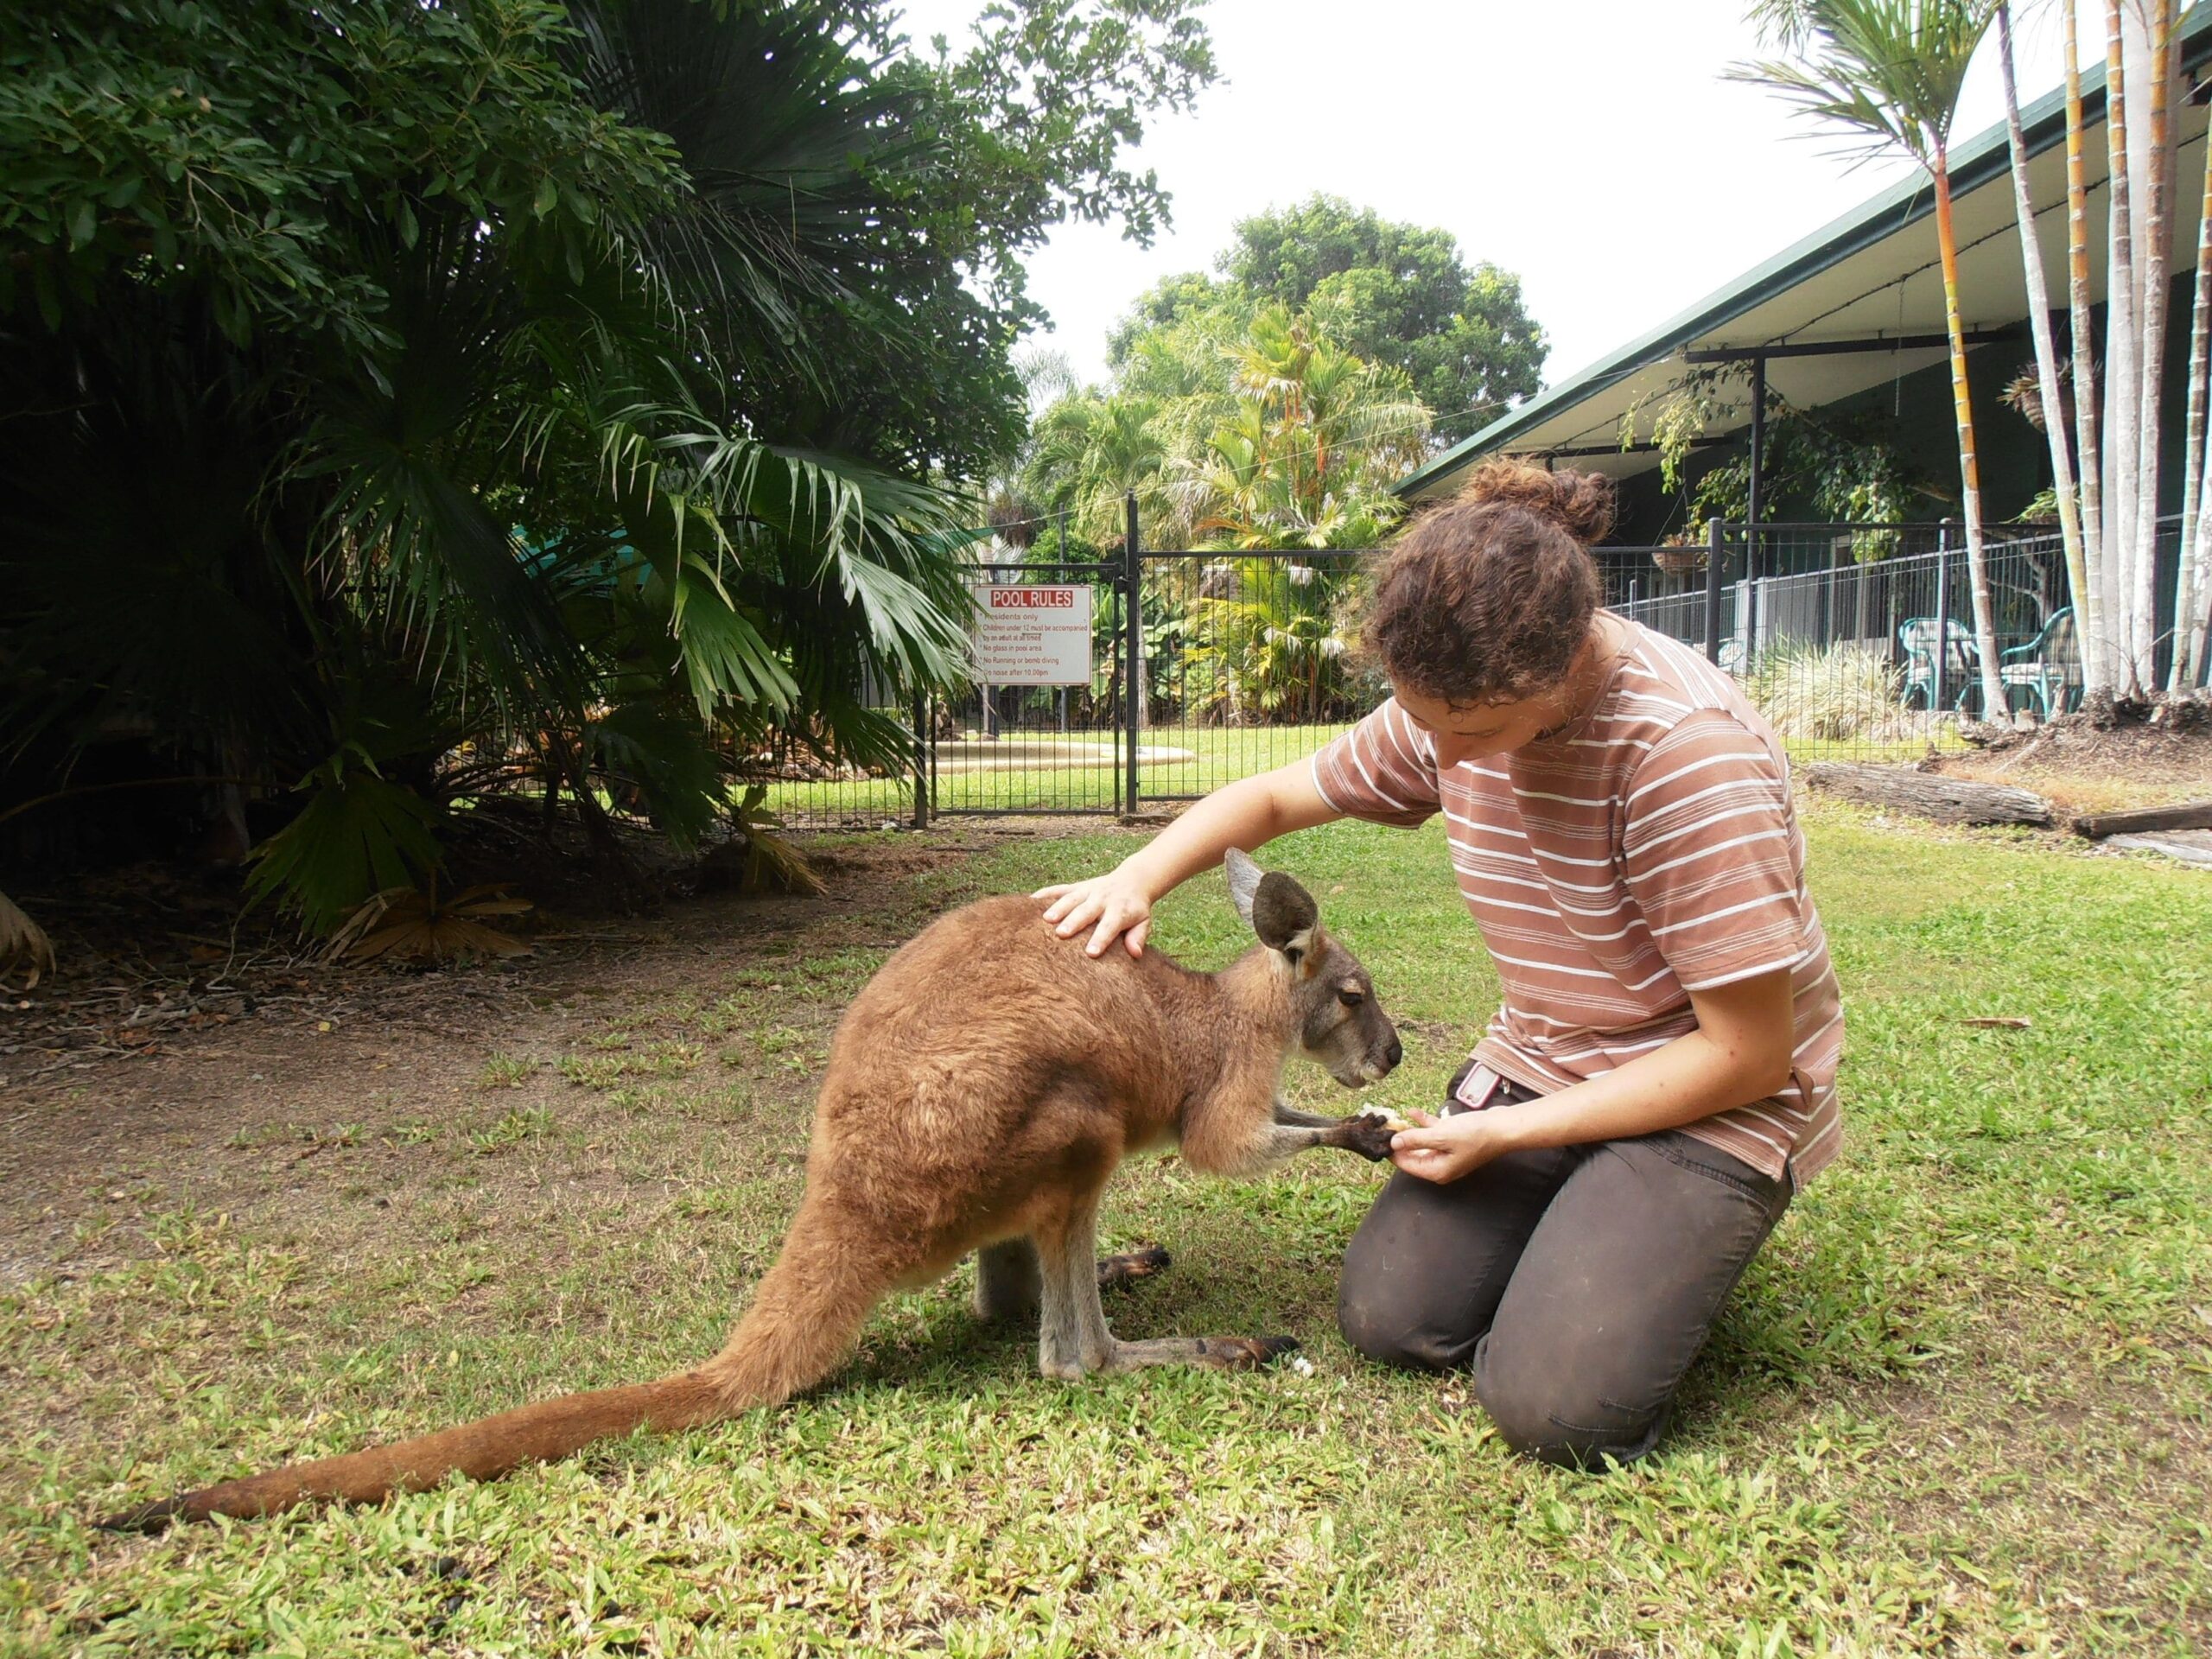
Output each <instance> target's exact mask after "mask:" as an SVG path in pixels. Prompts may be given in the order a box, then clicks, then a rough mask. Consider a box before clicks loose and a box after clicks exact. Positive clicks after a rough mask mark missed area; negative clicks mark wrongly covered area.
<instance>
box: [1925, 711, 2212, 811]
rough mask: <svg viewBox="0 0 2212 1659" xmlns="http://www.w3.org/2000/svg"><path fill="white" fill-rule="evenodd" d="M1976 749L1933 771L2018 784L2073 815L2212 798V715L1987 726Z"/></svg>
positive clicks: (1951, 757)
mask: <svg viewBox="0 0 2212 1659" xmlns="http://www.w3.org/2000/svg"><path fill="white" fill-rule="evenodd" d="M1980 736H1981V737H1982V741H1981V744H1980V747H1978V748H1976V749H1975V750H1974V752H1973V753H1969V754H1956V755H1946V756H1944V757H1943V758H1942V760H1939V761H1937V762H1935V763H1934V764H1933V769H1934V770H1936V771H1937V772H1943V773H1945V774H1947V775H1948V776H1950V777H1954V778H1972V779H1980V780H1981V781H1983V782H1985V783H1993V784H2012V785H2017V786H2018V787H2019V788H2022V789H2031V790H2033V791H2036V792H2037V794H2039V795H2043V796H2046V797H2048V798H2050V800H2051V801H2052V802H2053V803H2054V804H2056V805H2057V806H2058V807H2059V808H2060V809H2061V810H2063V811H2065V812H2067V813H2069V815H2070V814H2075V813H2081V812H2100V811H2112V810H2118V809H2120V808H2124V807H2132V806H2157V805H2163V804H2165V803H2167V802H2170V801H2182V800H2191V799H2195V798H2198V797H2200V796H2212V717H2207V718H2202V719H2198V718H2194V717H2191V718H2188V719H2184V720H2183V721H2176V722H2172V723H2163V722H2161V723H2153V722H2152V721H2143V720H2133V721H2102V722H2100V721H2097V720H2095V719H2093V718H2092V717H2090V716H2089V715H2064V716H2063V717H2061V718H2060V719H2057V720H2055V721H2050V723H2049V724H2047V725H2044V726H2039V727H2037V728H2034V729H2032V730H2030V731H2004V730H1986V731H1984V732H1983V733H1981V734H1980Z"/></svg>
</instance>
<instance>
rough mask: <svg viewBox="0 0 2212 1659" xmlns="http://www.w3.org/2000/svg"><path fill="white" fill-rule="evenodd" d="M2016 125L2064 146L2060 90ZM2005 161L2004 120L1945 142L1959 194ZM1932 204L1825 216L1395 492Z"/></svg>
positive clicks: (1455, 466)
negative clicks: (1815, 227)
mask: <svg viewBox="0 0 2212 1659" xmlns="http://www.w3.org/2000/svg"><path fill="white" fill-rule="evenodd" d="M2181 45H2182V57H2183V64H2184V66H2193V65H2194V64H2195V63H2196V62H2197V61H2199V60H2202V58H2204V57H2206V56H2207V55H2212V7H2208V8H2205V9H2204V15H2203V16H2199V17H2197V18H2196V20H2195V21H2194V22H2186V21H2185V22H2183V34H2182V42H2181ZM2103 116H2104V69H2103V67H2102V66H2101V65H2096V66H2094V67H2091V68H2088V69H2085V70H2084V73H2083V74H2082V118H2083V120H2084V123H2085V124H2088V123H2089V122H2091V121H2094V120H2101V119H2102V118H2103ZM2020 124H2021V127H2022V129H2023V130H2024V137H2025V139H2026V142H2027V149H2028V154H2029V155H2030V156H2039V155H2041V154H2042V153H2043V152H2044V150H2046V149H2050V146H2051V145H2053V144H2055V143H2063V142H2064V140H2065V137H2066V89H2065V88H2064V87H2063V86H2060V87H2057V88H2056V89H2054V90H2053V91H2051V92H2046V93H2044V95H2043V96H2042V97H2041V98H2038V99H2036V100H2035V101H2034V102H2033V103H2031V104H2029V105H2025V106H2024V108H2023V109H2022V110H2021V111H2020ZM2011 167H2012V155H2011V140H2010V138H2009V137H2008V135H2007V133H2006V130H2005V124H2004V123H2003V122H2001V121H2000V122H1999V123H1998V124H1996V125H1994V126H1993V127H1990V128H1988V129H1987V130H1985V131H1982V132H1979V133H1976V134H1975V135H1974V137H1972V138H1970V139H1968V140H1967V142H1966V143H1963V144H1960V145H1956V146H1955V147H1954V148H1953V149H1952V151H1951V188H1952V191H1953V194H1955V195H1964V194H1966V193H1967V192H1968V191H1970V190H1974V189H1979V188H1980V187H1981V186H1983V185H1985V184H1987V183H1988V182H1990V181H1991V180H1992V179H1993V178H1997V177H2001V176H2002V175H2005V173H2006V172H2008V171H2009V170H2010V169H2011ZM1935 210H1936V202H1935V195H1934V193H1933V192H1932V191H1931V190H1930V189H1929V186H1928V181H1926V180H1925V179H1924V178H1922V177H1920V176H1918V175H1914V176H1911V177H1908V178H1905V179H1902V180H1899V181H1897V183H1896V184H1894V185H1892V186H1891V187H1890V188H1888V189H1887V190H1885V191H1884V192H1883V193H1882V194H1880V195H1878V196H1876V197H1875V198H1874V199H1873V200H1871V201H1867V202H1865V203H1862V204H1861V205H1860V206H1859V207H1854V208H1853V209H1852V210H1851V211H1850V212H1849V213H1846V214H1844V215H1842V216H1841V217H1840V218H1839V219H1832V220H1830V221H1829V222H1828V223H1827V224H1826V225H1824V226H1821V228H1820V229H1819V230H1817V231H1815V232H1813V233H1812V234H1811V235H1809V236H1808V237H1805V238H1803V239H1802V240H1801V241H1798V242H1796V243H1794V244H1793V245H1790V246H1789V247H1788V248H1785V249H1783V251H1781V252H1780V253H1778V254H1777V255H1775V257H1773V258H1771V259H1770V260H1768V261H1766V263H1765V264H1761V265H1758V266H1755V267H1754V268H1753V269H1752V270H1750V271H1748V272H1746V273H1745V275H1744V276H1742V277H1738V278H1737V279H1736V280H1735V281H1734V282H1733V283H1730V284H1729V285H1728V286H1727V287H1726V288H1723V289H1719V290H1718V291H1717V292H1715V293H1713V294H1710V295H1707V296H1706V297H1705V298H1704V299H1702V300H1700V301H1699V302H1697V303H1696V304H1695V305H1694V306H1692V307H1691V308H1689V309H1688V310H1687V311H1684V312H1682V313H1681V314H1680V315H1677V316H1675V317H1674V318H1672V319H1670V320H1669V321H1666V322H1663V323H1662V324H1660V325H1659V327H1656V328H1655V329H1653V330H1651V331H1650V333H1649V334H1644V335H1643V336H1642V337H1640V338H1639V339H1637V340H1631V341H1630V343H1629V344H1627V345H1626V346H1622V347H1621V348H1620V349H1619V350H1618V351H1616V352H1613V353H1610V354H1609V355H1607V356H1605V357H1603V358H1600V359H1599V360H1598V361H1597V362H1595V363H1593V364H1592V365H1590V366H1589V367H1588V368H1586V369H1585V370H1583V371H1582V372H1580V373H1579V374H1577V375H1575V376H1574V377H1573V378H1572V379H1569V380H1566V381H1563V382H1561V383H1560V385H1557V386H1554V388H1552V390H1550V391H1546V392H1541V393H1539V394H1538V395H1537V396H1535V397H1532V398H1530V399H1529V401H1528V402H1527V403H1525V404H1522V405H1521V406H1520V408H1518V409H1516V410H1512V411H1511V412H1510V413H1509V414H1506V415H1503V416H1500V417H1499V418H1498V419H1497V420H1495V421H1493V422H1491V423H1490V424H1489V425H1488V426H1486V427H1484V428H1483V429H1482V430H1481V431H1479V432H1477V433H1475V434H1474V435H1471V436H1470V437H1466V438H1463V439H1461V440H1460V441H1459V442H1458V443H1456V444H1454V445H1453V446H1452V448H1449V449H1447V450H1446V451H1445V452H1444V453H1443V454H1440V455H1439V456H1437V457H1436V458H1435V459H1434V460H1433V461H1428V462H1427V463H1426V464H1425V465H1423V466H1421V467H1419V468H1417V469H1416V470H1415V471H1414V472H1413V473H1411V474H1408V475H1407V476H1406V477H1405V478H1403V479H1402V480H1399V482H1398V483H1397V484H1396V485H1395V486H1392V487H1393V491H1394V493H1395V494H1398V495H1401V496H1415V495H1419V494H1420V493H1422V492H1423V491H1424V490H1427V489H1430V488H1432V487H1433V486H1435V485H1436V484H1437V483H1438V482H1439V481H1440V480H1444V479H1446V478H1449V477H1450V476H1451V475H1452V474H1454V473H1456V472H1458V471H1459V470H1460V469H1461V468H1463V467H1467V466H1469V465H1471V464H1472V463H1473V462H1474V461H1477V460H1478V459H1479V458H1480V457H1482V456H1484V455H1485V454H1490V453H1491V451H1492V450H1494V449H1497V448H1500V447H1502V446H1503V445H1504V444H1506V443H1508V442H1510V441H1511V440H1512V439H1513V438H1514V437H1515V436H1516V435H1518V434H1520V433H1522V432H1525V431H1527V430H1528V429H1529V428H1530V427H1532V426H1535V425H1536V424H1537V423H1540V422H1542V421H1544V420H1547V419H1548V418H1549V417H1550V416H1553V415H1554V414H1556V413H1557V412H1559V411H1560V410H1562V409H1567V408H1571V407H1572V406H1573V404H1578V403H1580V402H1581V401H1582V400H1583V399H1584V398H1586V397H1592V396H1594V395H1595V394H1596V393H1599V392H1601V391H1605V389H1606V388H1607V387H1609V386H1611V385H1615V384H1616V383H1617V382H1618V381H1620V380H1622V379H1624V378H1626V377H1628V376H1629V375H1631V374H1634V373H1636V372H1637V371H1638V370H1640V369H1644V368H1649V366H1650V365H1652V364H1654V363H1658V362H1662V361H1664V360H1665V359H1667V358H1669V357H1671V356H1673V355H1674V353H1676V352H1677V351H1680V350H1681V349H1682V348H1683V347H1684V346H1687V345H1688V343H1689V342H1690V341H1691V340H1694V339H1696V338H1697V337H1698V336H1700V335H1701V334H1708V333H1710V332H1711V331H1712V330H1713V329H1714V328H1717V327H1719V326H1720V325H1721V324H1723V323H1725V322H1727V321H1730V320H1731V319H1732V318H1735V317H1739V316H1742V315H1744V314H1745V313H1746V312H1748V311H1751V310H1752V309H1754V308H1757V307H1758V306H1761V305H1764V304H1765V303H1766V302H1768V301H1769V300H1770V299H1773V298H1774V297H1775V296H1777V295H1779V294H1782V293H1783V292H1785V291H1787V290H1788V289H1790V288H1792V287H1795V286H1796V284H1797V283H1802V282H1803V281H1804V280H1805V279H1806V278H1807V277H1812V276H1815V275H1817V274H1819V273H1820V272H1821V271H1822V270H1827V268H1828V267H1829V266H1831V265H1834V264H1840V262H1841V261H1843V260H1845V259H1847V258H1849V257H1851V256H1852V255H1853V254H1855V253H1858V252H1860V251H1863V250H1865V249H1866V248H1867V247H1868V246H1870V245H1872V244H1873V243H1875V242H1878V241H1879V240H1881V239H1882V238H1884V237H1887V236H1893V235H1895V234H1896V233H1897V232H1898V231H1900V230H1903V229H1904V227H1905V226H1909V225H1911V224H1914V223H1916V222H1917V221H1918V220H1920V219H1924V218H1927V217H1928V216H1929V214H1931V213H1934V212H1935Z"/></svg>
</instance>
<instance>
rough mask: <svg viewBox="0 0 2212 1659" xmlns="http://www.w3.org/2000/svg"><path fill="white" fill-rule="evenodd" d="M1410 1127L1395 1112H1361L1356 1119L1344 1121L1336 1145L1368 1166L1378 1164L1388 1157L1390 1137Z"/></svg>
mask: <svg viewBox="0 0 2212 1659" xmlns="http://www.w3.org/2000/svg"><path fill="white" fill-rule="evenodd" d="M1412 1127H1413V1125H1412V1124H1410V1123H1408V1122H1406V1121H1405V1120H1404V1119H1403V1118H1402V1117H1400V1116H1397V1115H1396V1114H1395V1112H1389V1113H1386V1112H1379V1111H1367V1112H1362V1113H1361V1114H1360V1115H1359V1116H1357V1117H1351V1118H1346V1119H1345V1120H1344V1128H1343V1130H1342V1131H1341V1134H1340V1138H1339V1139H1338V1142H1337V1144H1338V1146H1340V1147H1343V1148H1344V1150H1345V1151H1346V1152H1356V1153H1357V1154H1359V1155H1360V1156H1361V1157H1363V1158H1364V1159H1366V1160H1367V1161H1368V1162H1369V1163H1370V1164H1379V1163H1381V1162H1382V1161H1383V1160H1384V1159H1385V1158H1388V1157H1389V1155H1390V1137H1391V1136H1392V1135H1395V1134H1396V1133H1397V1132H1398V1131H1399V1130H1400V1129H1409V1128H1412Z"/></svg>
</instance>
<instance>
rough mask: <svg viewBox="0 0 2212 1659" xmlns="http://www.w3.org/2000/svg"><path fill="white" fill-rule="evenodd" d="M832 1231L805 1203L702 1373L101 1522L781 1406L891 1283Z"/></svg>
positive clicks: (201, 1514) (347, 1489)
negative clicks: (748, 1303) (779, 1251)
mask: <svg viewBox="0 0 2212 1659" xmlns="http://www.w3.org/2000/svg"><path fill="white" fill-rule="evenodd" d="M833 1232H834V1230H833V1229H831V1228H829V1227H828V1226H825V1225H824V1224H823V1218H822V1217H821V1216H820V1214H819V1213H818V1212H817V1211H815V1210H814V1207H813V1206H811V1205H803V1206H802V1207H801V1209H800V1211H799V1216H798V1220H797V1221H795V1222H794V1223H793V1224H792V1226H791V1236H790V1237H789V1238H787V1239H786V1240H785V1243H784V1251H783V1254H782V1255H781V1256H780V1257H779V1258H778V1260H777V1262H776V1265H775V1266H774V1267H772V1268H770V1269H769V1270H768V1272H767V1274H766V1276H765V1277H764V1278H763V1279H762V1280H761V1281H760V1289H759V1291H758V1293H757V1294H755V1295H754V1297H753V1306H751V1307H750V1308H748V1309H747V1311H746V1314H745V1317H744V1318H743V1319H741V1320H740V1321H739V1322H738V1325H737V1328H736V1330H735V1331H734V1332H731V1334H730V1338H729V1341H728V1344H727V1345H726V1346H725V1347H724V1348H723V1349H722V1351H721V1353H719V1354H717V1355H716V1356H715V1357H714V1358H713V1359H711V1360H709V1361H708V1362H707V1363H705V1364H704V1365H700V1366H696V1367H695V1368H693V1369H692V1370H688V1371H678V1372H677V1373H675V1374H674V1375H673V1376H664V1377H662V1378H660V1379H659V1380H658V1382H653V1383H632V1384H631V1385H629V1386H627V1387H624V1388H618V1389H594V1390H593V1391H591V1392H590V1393H588V1394H565V1395H561V1396H560V1397H559V1398H558V1399H555V1400H546V1401H542V1402H539V1403H538V1404H537V1405H534V1406H524V1407H522V1408H519V1409H518V1410H514V1411H503V1412H501V1413H500V1414H499V1415H497V1416H496V1417H486V1418H481V1419H480V1420H479V1421H475V1422H473V1423H463V1424H461V1426H460V1427H457V1428H448V1429H441V1430H440V1431H438V1433H435V1434H425V1435H423V1436H422V1437H420V1438H419V1439H416V1440H402V1441H400V1442H399V1443H398V1444H397V1445H394V1446H372V1447H370V1448H369V1449H368V1450H366V1451H364V1452H353V1453H351V1454H349V1455H347V1456H346V1457H342V1458H324V1459H320V1460H318V1461H316V1462H314V1463H298V1464H292V1465H288V1466H286V1467H284V1468H281V1469H274V1470H271V1471H270V1472H269V1473H267V1474H265V1475H255V1476H253V1477H251V1478H248V1479H245V1480H227V1481H225V1482H223V1483H222V1484H220V1485H219V1486H207V1487H203V1488H201V1489H200V1491H194V1492H185V1493H182V1494H181V1495H179V1496H178V1497H169V1498H164V1499H162V1501H161V1502H159V1503H149V1504H146V1505H143V1507H141V1508H138V1509H136V1510H126V1511H124V1512H123V1513H121V1514H118V1515H114V1516H109V1517H107V1518H106V1519H105V1520H103V1521H101V1522H99V1525H101V1526H103V1527H106V1528H109V1529H114V1530H120V1531H148V1530H151V1529H155V1528H156V1527H159V1526H162V1525H163V1524H165V1523H166V1522H171V1521H204V1520H206V1519H207V1517H208V1516H215V1515H231V1516H259V1515H269V1514H272V1513H274V1512H275V1511H277V1510H288V1509H291V1508H293V1507H294V1506H295V1505H297V1504H302V1503H318V1502H323V1501H327V1500H331V1499H336V1500H338V1501H340V1502H343V1503H376V1502H377V1501H378V1500H379V1499H381V1498H384V1497H387V1496H389V1495H390V1494H391V1493H393V1492H419V1491H426V1490H428V1489H429V1488H430V1487H432V1486H435V1485H436V1484H438V1483H439V1482H440V1481H442V1480H443V1479H444V1478H446V1477H447V1476H448V1475H449V1474H454V1473H456V1472H458V1473H461V1474H464V1475H467V1476H468V1477H469V1478H471V1479H474V1480H488V1479H490V1478H492V1477H493V1476H495V1475H501V1474H505V1472H506V1471H508V1470H510V1469H513V1468H515V1467H517V1466H518V1465H522V1464H525V1463H550V1462H551V1461H553V1460H555V1459H560V1458H565V1457H567V1456H568V1455H569V1453H570V1452H574V1451H575V1450H576V1449H577V1448H579V1447H580V1446H588V1445H589V1444H590V1443H591V1442H592V1441H594V1440H606V1439H607V1438H609V1437H610V1436H613V1435H620V1434H627V1433H632V1431H634V1430H637V1429H639V1428H650V1429H653V1430H655V1431H657V1432H658V1433H673V1432H675V1431H677V1430H679V1429H687V1428H697V1427H703V1426H704V1425H706V1424H709V1423H714V1422H719V1421H721V1420H722V1419H724V1418H727V1417H732V1416H734V1415H736V1414H738V1413H740V1412H742V1411H745V1410H747V1409H748V1408H752V1407H753V1406H766V1405H777V1404H779V1403H781V1402H783V1401H785V1400H787V1399H789V1398H790V1397H791V1395H794V1394H797V1393H798V1392H799V1391H800V1390H801V1389H806V1388H810V1387H811V1386H812V1385H813V1384H815V1383H818V1382H820V1381H821V1380H822V1379H823V1377H825V1376H828V1375H829V1373H830V1372H831V1371H833V1370H836V1368H837V1366H838V1365H839V1363H842V1360H843V1359H844V1357H845V1355H846V1353H847V1351H849V1349H850V1348H851V1346H852V1344H853V1341H854V1338H855V1337H857V1336H858V1335H859V1332H860V1327H861V1322H862V1321H863V1320H864V1319H867V1317H868V1310H869V1309H870V1308H871V1307H873V1306H874V1305H875V1303H876V1300H878V1298H879V1297H880V1295H881V1294H882V1293H883V1290H884V1289H885V1288H886V1287H887V1275H886V1274H885V1273H884V1271H883V1268H882V1264H881V1262H880V1259H879V1260H878V1261H877V1262H861V1261H860V1260H858V1259H856V1258H857V1257H858V1256H860V1255H862V1254H863V1253H864V1252H863V1251H862V1250H860V1249H855V1243H854V1242H853V1241H852V1240H851V1237H850V1236H849V1235H848V1237H847V1239H846V1240H845V1241H842V1242H841V1241H839V1240H837V1239H836V1238H835V1237H834V1236H832V1234H833Z"/></svg>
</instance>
